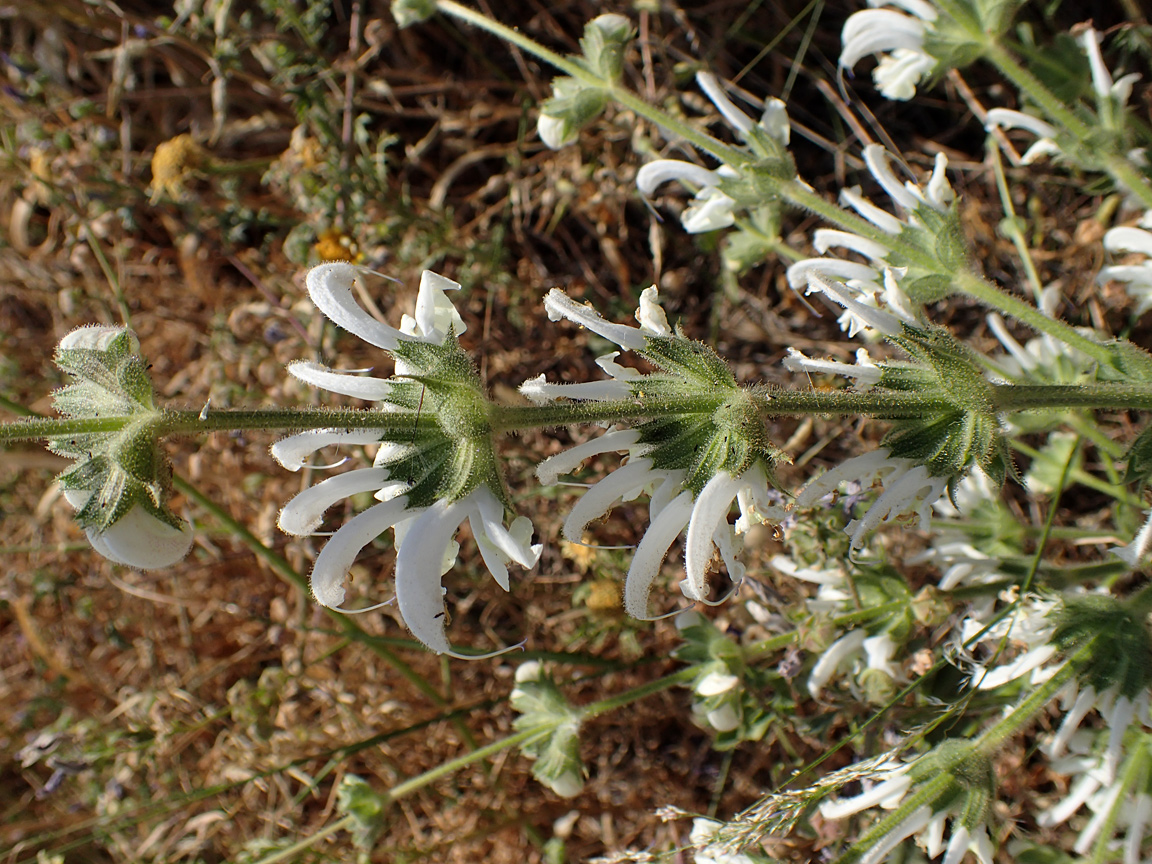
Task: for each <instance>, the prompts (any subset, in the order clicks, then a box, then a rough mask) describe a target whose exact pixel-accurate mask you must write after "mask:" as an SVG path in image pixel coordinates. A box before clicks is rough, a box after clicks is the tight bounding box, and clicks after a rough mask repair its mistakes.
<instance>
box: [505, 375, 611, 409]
mask: <svg viewBox="0 0 1152 864" xmlns="http://www.w3.org/2000/svg"><path fill="white" fill-rule="evenodd" d="M520 392H521V393H522V394H523V395H524V397H525V398H527V399H528V400H529V401H530V402H532V404H534V405H547V404H548V403H549V402H553V401H555V400H557V399H575V400H577V401H583V400H591V401H596V402H605V401H611V400H615V399H627V398H628V397H629V396H631V395H632V388H631V387H630V386H628V385H627V384H625V383H624V382H623V381H616V380H612V381H581V382H579V383H578V384H550V383H549V382H547V381H545V380H544V376H543V375H539V376H537V377H536V378H530V379H528V380H527V381H525V382H524V383H523V384H521V385H520Z"/></svg>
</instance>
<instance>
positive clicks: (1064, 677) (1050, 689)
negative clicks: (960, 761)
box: [973, 637, 1099, 758]
mask: <svg viewBox="0 0 1152 864" xmlns="http://www.w3.org/2000/svg"><path fill="white" fill-rule="evenodd" d="M1097 638H1099V637H1093V638H1092V639H1089V640H1088V641H1087V642H1085V643H1084V644H1083V645H1082V646H1081V647H1080V648H1079V650H1077V651H1076V653H1075V654H1073V655H1072V656H1071V657H1069V658H1068V660H1067V662H1066V663H1065V664H1064V665H1063V666H1061V667H1060V669H1059V670H1057V672H1056V674H1055V675H1053V676H1052V677H1051V678H1049V679H1048V680H1047V681H1045V682H1044V683H1043V684H1041V685H1040V686H1039V687H1037V688H1036V689H1035V690H1032V691H1031V692H1030V693H1029V694H1028V695H1027V696H1026V697H1025V698H1024V701H1022V702H1021V703H1020V704H1019V705H1017V706H1016V707H1015V708H1013V709H1012V711H1010V712H1009V713H1008V714H1007V715H1006V716H1005V717H1004V718H1003V719H1002V720H1000V722H998V723H996V724H995V725H994V726H992V727H991V728H990V729H988V730H987V731H985V732H984V734H983V735H981V736H980V737H979V738H977V739H976V742H975V744H974V745H973V748H974V750H975V751H978V752H980V753H982V754H984V755H985V756H987V757H989V758H991V757H992V756H995V755H996V753H998V752H999V750H1000V749H1001V748H1002V747H1003V746H1004V745H1005V744H1006V743H1008V741H1010V740H1011V739H1012V738H1014V737H1015V736H1016V735H1017V734H1019V733H1020V732H1022V731H1023V730H1024V729H1025V728H1027V727H1028V726H1029V725H1030V724H1031V723H1032V721H1033V720H1034V719H1035V717H1036V715H1037V714H1039V713H1040V712H1041V711H1043V710H1044V708H1045V706H1046V705H1048V703H1049V702H1051V701H1052V700H1053V699H1055V698H1056V694H1057V693H1059V692H1060V691H1061V690H1062V689H1063V688H1064V685H1065V684H1067V683H1068V682H1069V681H1070V680H1072V678H1073V677H1075V675H1076V672H1077V670H1078V669H1079V665H1080V664H1079V660H1081V659H1082V658H1084V657H1087V656H1088V655H1089V653H1090V652H1091V651H1092V649H1093V647H1094V646H1095V644H1096V639H1097Z"/></svg>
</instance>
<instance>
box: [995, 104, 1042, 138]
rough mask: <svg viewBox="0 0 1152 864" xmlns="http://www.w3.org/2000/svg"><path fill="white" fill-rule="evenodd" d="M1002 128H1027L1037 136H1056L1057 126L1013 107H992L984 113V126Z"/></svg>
mask: <svg viewBox="0 0 1152 864" xmlns="http://www.w3.org/2000/svg"><path fill="white" fill-rule="evenodd" d="M997 127H999V128H1001V129H1026V130H1027V131H1029V132H1031V133H1032V134H1033V135H1035V136H1036V137H1037V138H1055V137H1056V127H1055V126H1053V125H1052V124H1051V123H1045V122H1044V121H1043V120H1041V119H1040V118H1039V117H1034V116H1033V115H1031V114H1025V113H1024V112H1023V111H1013V110H1012V109H1011V108H992V109H991V110H989V111H988V113H987V114H985V115H984V128H985V129H987V130H988V131H991V130H993V129H995V128H997Z"/></svg>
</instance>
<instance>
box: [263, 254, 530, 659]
mask: <svg viewBox="0 0 1152 864" xmlns="http://www.w3.org/2000/svg"><path fill="white" fill-rule="evenodd" d="M367 273H368V271H366V270H364V269H363V268H359V267H355V266H353V265H351V264H347V263H343V262H335V263H329V264H322V265H320V266H319V267H315V268H313V269H312V270H311V271H309V273H308V278H307V286H308V293H309V296H310V297H311V298H312V301H313V302H314V303H315V304H316V306H317V308H319V309H320V311H321V312H323V313H324V314H325V315H326V316H327V317H328V318H329V319H330V320H331V321H333V322H334V323H336V324H338V325H339V326H341V327H342V328H344V329H345V330H348V331H350V332H351V333H354V334H355V335H357V336H359V337H360V338H361V339H363V340H364V341H365V342H368V343H369V344H371V345H374V346H376V347H377V348H381V349H383V350H384V351H387V352H388V353H389V354H391V355H392V357H393V358H394V360H395V364H396V369H395V374H394V375H393V376H392V377H390V378H387V379H384V378H375V377H369V376H365V375H362V374H360V373H359V372H351V371H339V370H334V369H329V368H327V367H324V366H321V365H319V364H316V363H311V362H303V361H301V362H297V363H293V364H292V365H291V366H289V369H288V371H289V372H290V373H291V374H292V375H293V376H295V377H296V378H299V379H300V380H302V381H305V382H306V383H309V384H312V385H314V386H317V387H321V388H323V389H325V390H329V391H331V392H334V393H341V394H345V395H349V396H354V397H357V398H360V399H368V400H372V401H376V402H379V410H380V411H381V413H382V418H381V419H382V421H385V420H392V421H393V422H381V424H380V427H379V428H372V427H369V428H362V429H340V428H333V429H320V430H312V431H309V432H304V433H301V434H299V435H294V436H291V437H289V438H285V439H283V440H281V441H279V442H277V443H276V444H275V445H274V446H273V448H272V455H273V456H274V457H275V458H276V460H277V461H278V462H280V464H281V465H283V466H284V467H286V468H288V469H289V470H291V471H298V470H300V469H301V468H302V467H304V465H305V460H306V459H307V458H308V457H309V456H310V455H311V454H313V453H315V452H316V451H318V450H320V449H322V448H324V447H330V446H336V445H372V444H375V445H379V446H378V449H377V451H376V457H375V459H374V461H373V465H372V467H371V468H360V469H356V470H353V471H349V472H346V473H343V474H339V475H337V476H334V477H331V478H329V479H327V480H324V481H323V482H321V483H318V484H316V485H315V486H313V487H311V488H310V489H306V490H304V491H303V492H301V493H300V494H299V495H297V496H296V497H295V498H293V499H292V500H291V501H290V502H288V504H287V505H285V507H284V509H283V510H282V511H281V513H280V520H279V524H280V527H281V528H282V529H283V530H284V531H286V532H287V533H289V534H295V535H299V536H306V535H310V534H314V533H316V530H317V529H318V528H319V527H320V525H321V522H322V520H323V515H324V512H325V511H326V510H327V509H328V508H329V507H330V506H332V505H333V504H335V503H336V502H337V501H339V500H341V499H344V498H347V497H349V496H351V495H355V494H358V493H362V492H374V494H375V497H376V499H377V501H378V503H377V504H375V505H373V506H372V507H370V508H369V509H367V510H365V511H364V512H363V513H360V514H359V515H358V516H356V517H354V518H353V519H351V520H349V521H348V522H347V523H345V524H344V525H342V526H341V527H340V528H339V530H337V531H336V533H335V534H334V535H333V536H332V538H331V539H330V540H329V541H328V543H327V544H326V545H325V546H324V549H323V550H322V551H321V552H320V555H319V556H318V557H317V559H316V563H315V565H314V566H313V568H312V576H311V580H312V591H313V593H314V594H315V595H316V599H317V600H318V601H319V602H320V603H321V604H323V605H325V606H329V607H333V608H339V607H340V606H341V604H343V602H344V581H345V578H346V577H347V575H348V571H349V569H350V568H351V566H352V564H353V562H354V561H355V559H356V557H357V555H359V553H360V550H361V549H363V548H364V547H365V546H366V545H367V544H368V543H370V542H372V541H373V540H374V539H375V538H376V537H378V536H380V535H381V534H383V533H384V532H385V531H386V530H388V529H389V528H391V529H392V530H393V533H394V535H395V546H396V550H397V552H396V602H397V606H398V608H399V611H400V616H401V617H402V618H403V619H404V623H405V624H406V625H407V626H408V628H409V630H411V631H412V635H413V636H415V637H416V638H417V639H419V640H420V641H421V642H423V643H424V644H425V645H426V646H428V647H429V648H431V649H432V650H433V651H436V652H438V653H445V654H451V653H453V652H452V650H451V646H450V644H449V642H448V639H447V636H446V635H445V632H444V625H445V608H444V589H443V587H442V586H441V577H442V576H443V575H444V574H445V573H447V571H448V570H449V569H450V568H451V567H452V565H453V563H454V561H455V559H456V552H457V548H458V547H457V546H456V544H455V543H454V541H453V539H452V538H453V535H454V534H455V533H456V529H457V528H458V527H459V526H460V525H461V524H462V523H463V522H464V521H465V520H467V521H468V523H469V525H470V527H471V531H472V535H473V536H474V537H475V538H476V544H477V546H478V547H479V550H480V554H481V556H482V558H483V560H484V563H485V565H486V566H487V567H488V570H489V572H491V574H492V576H493V578H495V579H496V582H497V583H498V584H499V585H500V587H502V588H504V589H505V590H508V587H509V583H508V565H509V563H511V562H515V563H517V564H519V565H520V566H522V567H526V568H530V567H533V566H534V565H535V564H536V561H537V559H538V558H539V556H540V551H541V548H542V547H541V546H539V545H533V544H532V542H531V537H532V526H531V524H530V523H529V521H528V520H527V519H526V518H525V517H517V518H515V519H513V521H512V522H511V523H509V524H508V525H505V523H504V519H505V513H506V511H507V509H508V507H507V500H506V497H505V493H504V489H503V485H502V481H501V478H500V474H499V471H498V468H497V463H496V457H495V454H494V452H493V449H492V446H493V444H492V441H493V433H492V430H491V427H490V425H489V423H488V420H487V407H486V406H487V401H486V397H485V396H484V393H483V390H482V387H481V385H480V381H479V379H478V377H477V376H476V373H475V371H474V370H473V369H472V365H471V363H470V361H469V360H468V358H467V356H466V355H464V354H463V352H462V350H461V349H460V347H459V344H458V342H457V339H456V337H457V335H458V334H459V333H461V332H463V330H464V327H465V325H464V322H463V320H462V319H461V318H460V315H459V313H458V312H457V311H456V309H455V307H454V306H453V305H452V302H451V301H450V300H449V299H448V296H447V294H446V293H445V292H446V291H448V290H455V289H457V288H459V287H460V286H459V285H457V284H456V283H455V282H452V281H451V280H449V279H445V278H444V277H442V276H438V275H436V274H435V273H431V272H428V271H425V273H424V275H423V277H422V278H421V281H420V291H419V294H418V295H417V299H416V309H415V315H414V316H408V315H405V316H404V317H403V320H402V323H401V325H400V329H395V328H393V327H390V326H388V325H387V324H383V323H381V322H379V321H377V320H375V319H374V318H372V317H370V316H369V315H368V314H367V312H365V311H364V309H363V308H361V307H360V305H359V304H358V303H357V302H356V301H355V299H354V298H353V294H352V290H353V287H354V286H355V284H356V281H357V280H359V279H364V278H365V277H366V275H367ZM400 417H403V418H404V419H403V422H398V420H397V418H400ZM329 467H332V466H329ZM409 537H412V538H418V539H413V540H407V538H409Z"/></svg>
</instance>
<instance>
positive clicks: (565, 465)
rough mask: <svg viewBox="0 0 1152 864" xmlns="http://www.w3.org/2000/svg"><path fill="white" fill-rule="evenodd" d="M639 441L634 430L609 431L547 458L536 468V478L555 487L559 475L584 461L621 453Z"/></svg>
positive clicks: (575, 467)
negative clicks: (604, 454) (600, 455)
mask: <svg viewBox="0 0 1152 864" xmlns="http://www.w3.org/2000/svg"><path fill="white" fill-rule="evenodd" d="M639 440H640V433H639V432H638V431H637V430H635V429H610V430H609V431H607V432H605V433H604V434H603V435H601V436H600V437H599V438H593V439H591V440H590V441H585V442H584V443H583V444H577V445H576V446H575V447H569V448H568V449H567V450H565V451H564V452H562V453H557V454H556V455H555V456H549V457H548V458H547V459H545V460H544V461H543V462H541V463H540V464H539V465H537V466H536V477H537V478H539V480H540V482H541V483H543V484H544V485H545V486H555V485H556V481H557V480H559V479H560V475H561V474H570V473H571V472H573V471H575V470H576V469H577V468H579V467H580V464H581V463H582V462H584V460H585V459H589V458H591V457H592V456H598V455H599V454H601V453H622V452H624V451H626V450H628V449H630V448H631V447H634V446H635V445H636V444H637V443H638V442H639Z"/></svg>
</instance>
